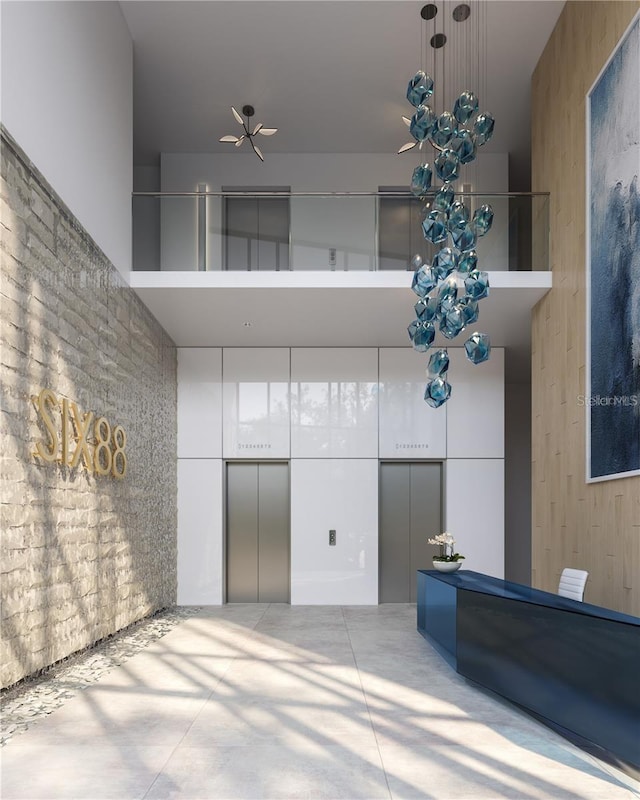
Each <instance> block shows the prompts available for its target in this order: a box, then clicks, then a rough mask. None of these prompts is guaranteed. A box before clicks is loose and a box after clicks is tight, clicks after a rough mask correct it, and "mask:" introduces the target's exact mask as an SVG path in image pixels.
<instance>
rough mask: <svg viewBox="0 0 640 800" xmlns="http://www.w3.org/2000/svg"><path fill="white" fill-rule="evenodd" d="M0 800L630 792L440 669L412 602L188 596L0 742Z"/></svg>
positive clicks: (574, 797)
mask: <svg viewBox="0 0 640 800" xmlns="http://www.w3.org/2000/svg"><path fill="white" fill-rule="evenodd" d="M1 796H2V800H12V798H29V800H40V799H42V800H55V799H56V798H81V799H82V800H98V798H112V799H113V800H126V799H127V798H148V799H149V800H151V799H152V798H183V799H184V800H216V799H217V798H225V800H226V799H227V798H228V799H229V800H230V799H231V798H243V799H244V800H254V798H255V799H256V800H267V798H295V799H296V800H298V798H310V799H312V800H319V799H320V798H335V799H337V798H349V799H352V798H353V799H355V798H366V800H373V799H374V798H418V797H419V798H433V799H434V800H436V799H437V800H454V798H456V799H458V798H459V799H460V800H475V798H486V800H489V798H490V799H491V800H494V798H509V800H520V798H522V799H523V800H534V799H535V800H537V799H538V798H544V799H545V800H559V799H560V798H569V799H570V800H578V799H579V798H580V799H582V798H593V800H618V798H626V800H630V799H631V798H634V797H640V785H639V784H637V783H635V782H633V781H631V780H630V779H628V778H626V777H625V776H622V775H621V774H619V773H617V771H615V770H613V769H611V768H608V767H606V766H604V765H602V764H600V763H599V762H597V761H595V760H594V759H592V758H590V757H589V756H587V755H585V754H584V753H582V752H581V751H579V750H577V749H576V748H574V747H573V746H572V745H570V744H569V743H567V742H566V741H565V740H563V739H562V738H560V737H559V736H557V735H556V734H555V733H553V732H552V731H550V730H548V729H547V728H545V727H544V726H542V725H540V724H539V723H537V722H536V721H534V720H532V719H530V718H529V717H527V716H526V715H524V714H523V713H521V712H520V711H518V710H517V709H515V708H513V707H511V706H510V705H508V704H507V703H504V702H502V701H501V700H499V699H497V698H495V697H494V696H492V695H490V694H488V693H486V692H484V691H482V690H480V689H478V688H477V687H475V686H472V685H470V684H468V683H467V682H466V681H465V680H464V679H462V678H460V677H459V676H458V675H456V674H455V673H454V672H453V670H452V669H451V668H450V667H449V666H448V665H447V664H446V663H445V662H444V661H443V660H442V659H441V658H440V656H439V655H438V654H437V653H436V652H435V651H434V650H433V649H432V648H431V647H430V645H429V644H428V643H427V642H425V641H424V640H423V639H422V637H421V636H420V635H419V634H418V633H417V632H416V629H415V606H411V605H383V606H377V607H375V606H374V607H344V608H341V607H339V606H331V607H328V606H322V607H317V606H314V607H309V606H307V607H300V606H293V607H291V606H285V605H230V606H223V607H216V608H205V609H202V610H201V611H199V612H198V613H197V614H195V615H194V616H192V617H190V618H188V619H186V620H185V621H183V622H181V623H179V624H178V625H177V626H176V627H175V628H173V630H171V631H170V632H169V633H167V634H166V635H165V636H164V637H163V638H161V639H159V640H157V641H155V642H152V643H151V644H150V645H149V646H148V647H147V648H145V649H144V650H143V651H142V652H139V653H138V654H137V655H135V656H133V657H132V658H131V659H130V660H129V661H127V662H126V663H125V664H123V665H122V666H119V667H116V668H115V669H113V670H111V671H110V672H108V673H107V674H105V675H103V676H102V678H101V679H100V680H99V681H98V682H97V683H95V684H93V685H92V686H90V687H89V688H87V689H85V690H84V691H82V692H80V693H79V694H78V695H76V696H75V697H73V698H72V699H70V700H68V701H67V702H66V703H65V704H64V705H63V706H62V707H61V708H59V709H58V710H56V711H54V712H53V713H52V714H50V715H49V716H48V717H46V718H45V719H43V720H41V721H40V722H39V723H38V724H36V725H35V726H33V727H31V728H30V729H29V730H27V731H26V732H25V733H23V734H21V735H20V736H17V737H15V738H14V739H12V740H11V741H10V742H8V744H7V745H6V747H4V748H3V749H2V792H1Z"/></svg>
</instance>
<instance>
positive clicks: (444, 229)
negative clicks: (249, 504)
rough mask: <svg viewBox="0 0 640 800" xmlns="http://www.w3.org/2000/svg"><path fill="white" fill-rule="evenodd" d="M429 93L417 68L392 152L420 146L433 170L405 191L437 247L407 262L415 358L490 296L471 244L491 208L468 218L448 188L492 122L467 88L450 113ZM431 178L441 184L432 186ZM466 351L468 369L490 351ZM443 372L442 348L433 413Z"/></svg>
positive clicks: (419, 171) (444, 387)
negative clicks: (401, 139)
mask: <svg viewBox="0 0 640 800" xmlns="http://www.w3.org/2000/svg"><path fill="white" fill-rule="evenodd" d="M420 13H421V16H422V18H423V19H424V20H431V19H434V18H435V16H436V15H437V13H438V10H437V7H436V6H435V5H434V4H432V3H430V4H428V5H426V6H424V7H423V9H422V11H421V12H420ZM469 14H470V7H469V6H468V5H466V4H462V5H459V6H456V8H455V9H454V11H453V19H454V20H455V21H456V22H462V21H464V20H466V19H467V18H468V16H469ZM445 42H446V35H445V34H444V33H442V32H441V33H434V35H433V36H432V37H431V46H432V47H433V48H434V50H438V49H440V48H442V47H443V46H444V44H445ZM434 63H435V59H434ZM434 88H435V85H434V80H433V78H432V77H431V76H430V75H428V74H427V73H426V72H425V71H424V70H422V69H421V70H418V72H416V74H415V75H414V76H413V78H412V79H411V80H410V81H409V85H408V87H407V100H408V101H409V102H410V103H411V105H412V106H413V107H414V109H415V111H414V112H413V115H412V116H411V118H409V117H403V120H404V122H405V124H406V125H407V126H408V128H409V132H410V133H411V136H412V137H413V139H412V141H410V142H408V143H407V144H405V145H403V146H402V147H401V148H400V150H398V153H405V152H408V151H409V150H413V149H414V148H418V150H420V151H421V150H422V148H423V145H424V144H425V143H429V144H430V145H431V147H432V148H433V150H434V159H433V164H429V163H428V162H427V161H422V162H421V163H420V164H418V166H416V168H415V169H414V170H413V174H412V176H411V192H412V193H413V194H414V195H415V196H416V197H418V198H419V199H420V200H422V201H423V202H424V203H425V205H424V212H425V214H424V219H423V222H422V233H423V235H424V238H425V240H427V241H428V242H431V243H432V244H433V245H439V246H440V249H439V250H438V251H437V253H436V254H435V256H434V257H433V259H432V261H431V263H430V264H429V263H428V262H427V260H426V259H424V258H423V257H422V256H421V255H420V254H416V255H414V256H413V258H412V260H411V266H412V268H413V270H414V273H413V282H412V287H411V288H412V289H413V291H414V292H415V294H416V295H417V296H418V301H417V303H416V304H415V306H414V309H415V313H416V318H415V319H414V321H413V322H412V323H411V324H410V325H409V327H408V332H409V338H410V339H411V342H412V344H413V347H414V349H415V350H417V351H418V352H419V353H425V352H427V350H429V349H430V348H431V346H432V345H433V343H434V341H435V338H436V332H437V331H440V333H441V334H442V336H444V337H445V339H449V340H451V339H455V338H456V337H457V336H458V335H459V334H461V333H462V332H463V331H465V330H466V329H467V327H468V326H469V325H474V324H475V323H476V321H477V320H478V303H479V301H480V300H482V299H483V298H484V297H487V295H488V294H489V276H488V274H487V273H486V272H482V271H480V270H479V269H478V254H477V252H476V244H477V241H478V239H480V238H481V237H483V236H485V235H486V234H487V233H488V232H489V231H490V229H491V225H492V223H493V209H492V208H491V206H490V205H488V204H483V205H481V206H479V207H478V208H477V209H476V210H475V212H474V213H473V214H471V213H470V212H469V209H468V207H467V206H465V204H464V202H462V200H461V199H456V193H455V190H454V186H453V184H454V182H455V181H456V180H458V178H459V177H460V172H461V170H462V168H463V167H465V166H466V165H468V164H470V163H471V162H473V161H474V160H475V158H476V154H477V150H478V147H481V146H482V145H483V144H485V143H486V142H488V141H489V139H490V138H491V136H492V135H493V129H494V119H493V116H492V115H491V114H489V113H487V112H479V101H478V97H477V96H476V94H475V92H473V91H470V90H468V89H467V90H465V91H462V92H461V93H460V94H459V95H458V97H457V98H456V100H455V102H454V104H453V108H452V109H451V111H449V110H445V111H442V113H440V114H437V113H436V111H435V110H434V109H433V108H432V106H431V105H429V101H430V100H431V98H432V96H433V93H434ZM434 174H435V178H436V179H437V180H438V181H440V183H441V185H440V186H435V185H433V179H434ZM464 349H465V353H466V356H467V358H468V359H469V360H470V361H471V362H472V363H474V364H481V363H482V362H483V361H486V360H487V359H488V358H489V355H490V353H491V344H490V341H489V337H488V336H487V334H485V333H478V332H474V333H472V334H471V335H470V336H469V337H468V338H467V340H466V341H465V343H464ZM448 370H449V356H448V353H447V350H446V348H441V349H437V350H435V351H434V352H433V353H432V354H431V357H430V359H429V363H428V367H427V385H426V389H425V395H424V399H425V401H426V402H427V403H428V404H429V405H430V406H432V407H433V408H439V407H440V406H441V405H443V403H446V402H447V400H448V399H449V397H450V396H451V384H450V383H449V381H448V379H447V378H448Z"/></svg>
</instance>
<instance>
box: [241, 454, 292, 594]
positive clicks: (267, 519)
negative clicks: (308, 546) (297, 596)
mask: <svg viewBox="0 0 640 800" xmlns="http://www.w3.org/2000/svg"><path fill="white" fill-rule="evenodd" d="M289 572H290V567H289V466H288V464H278V463H264V464H255V463H247V464H227V602H228V603H288V602H289Z"/></svg>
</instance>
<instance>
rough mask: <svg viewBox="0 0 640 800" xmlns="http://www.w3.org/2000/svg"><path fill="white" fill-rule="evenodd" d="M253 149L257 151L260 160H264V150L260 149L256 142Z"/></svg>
mask: <svg viewBox="0 0 640 800" xmlns="http://www.w3.org/2000/svg"><path fill="white" fill-rule="evenodd" d="M252 144H253V142H252ZM253 149H254V150H255V151H256V155H257V156H258V158H259V159H260V161H264V156H263V155H262V151H261V150H260V148H259V147H256V146H255V144H254V145H253Z"/></svg>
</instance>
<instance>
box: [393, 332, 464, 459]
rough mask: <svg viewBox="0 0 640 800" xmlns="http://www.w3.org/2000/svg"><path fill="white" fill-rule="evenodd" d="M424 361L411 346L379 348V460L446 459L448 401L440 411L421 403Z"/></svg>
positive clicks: (424, 382)
mask: <svg viewBox="0 0 640 800" xmlns="http://www.w3.org/2000/svg"><path fill="white" fill-rule="evenodd" d="M450 352H452V350H451V351H450ZM428 358H429V356H428V354H427V355H426V356H423V357H420V356H419V355H418V354H417V353H416V352H415V351H414V350H413V348H411V347H405V348H399V347H382V348H380V378H379V380H380V384H379V385H380V395H379V403H380V420H379V437H380V458H393V459H395V458H407V459H420V458H446V457H447V411H448V406H449V403H450V401H449V402H447V403H445V404H444V405H443V406H440V408H430V407H429V406H428V405H427V404H426V403H425V401H424V390H425V384H426V369H425V367H426V364H427V362H428ZM452 380H454V379H453V378H452Z"/></svg>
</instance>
